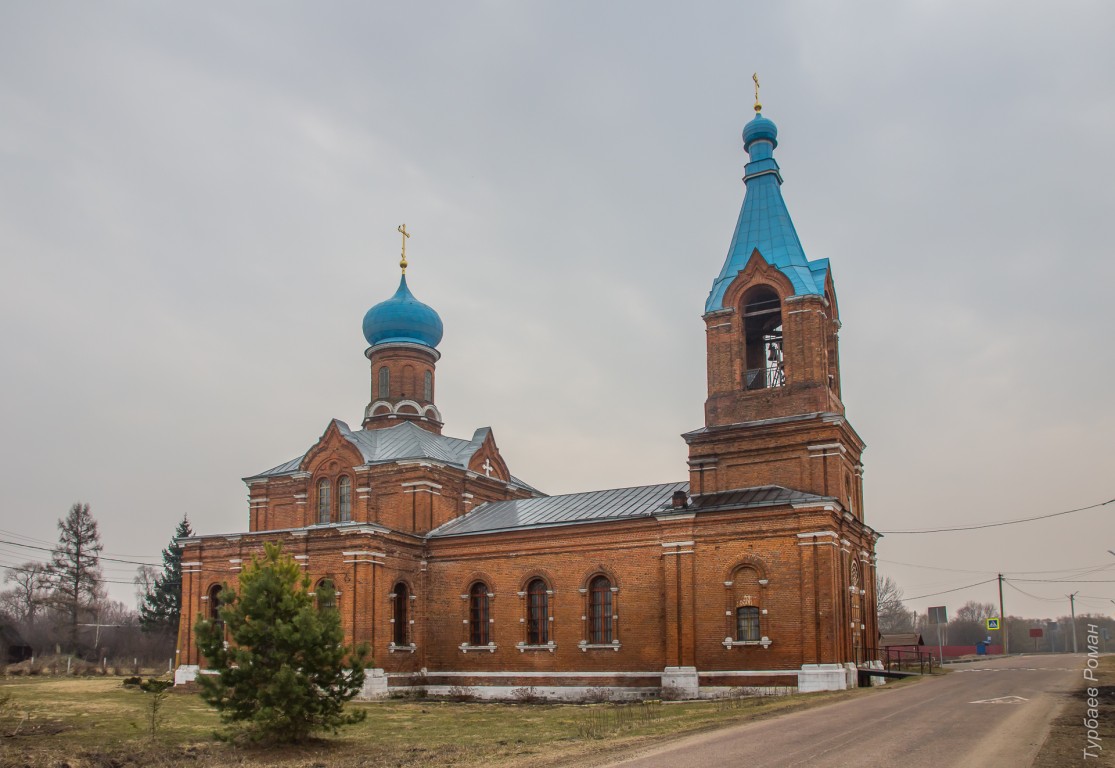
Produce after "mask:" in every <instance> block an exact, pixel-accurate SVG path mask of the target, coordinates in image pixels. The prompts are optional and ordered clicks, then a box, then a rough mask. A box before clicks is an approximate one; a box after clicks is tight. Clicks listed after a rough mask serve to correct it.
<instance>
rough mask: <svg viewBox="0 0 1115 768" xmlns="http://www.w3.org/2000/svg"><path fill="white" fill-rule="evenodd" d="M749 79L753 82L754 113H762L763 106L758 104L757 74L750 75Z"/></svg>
mask: <svg viewBox="0 0 1115 768" xmlns="http://www.w3.org/2000/svg"><path fill="white" fill-rule="evenodd" d="M751 79H752V80H754V81H755V111H756V112H762V111H763V105H762V104H760V103H759V73H758V72H754V73H752V75H751Z"/></svg>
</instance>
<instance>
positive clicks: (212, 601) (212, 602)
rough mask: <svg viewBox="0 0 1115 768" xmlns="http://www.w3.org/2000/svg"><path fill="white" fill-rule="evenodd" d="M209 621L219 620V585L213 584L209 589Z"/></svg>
mask: <svg viewBox="0 0 1115 768" xmlns="http://www.w3.org/2000/svg"><path fill="white" fill-rule="evenodd" d="M209 620H210V621H217V622H219V621H220V620H221V585H220V584H214V585H213V586H211V587H210V588H209Z"/></svg>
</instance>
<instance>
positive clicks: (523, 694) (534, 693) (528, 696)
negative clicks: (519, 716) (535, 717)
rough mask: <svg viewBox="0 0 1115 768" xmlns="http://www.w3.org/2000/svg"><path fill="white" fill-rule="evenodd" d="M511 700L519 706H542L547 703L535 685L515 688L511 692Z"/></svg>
mask: <svg viewBox="0 0 1115 768" xmlns="http://www.w3.org/2000/svg"><path fill="white" fill-rule="evenodd" d="M511 698H512V699H513V700H514V701H515V702H517V703H519V704H540V703H542V702H543V701H545V699H544V698H543V697H542V695H541V694H540V693H538V689H537V688H535V687H534V686H533V685H530V686H525V687H523V688H515V689H514V690H513V691H511Z"/></svg>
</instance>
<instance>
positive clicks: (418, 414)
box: [176, 105, 878, 698]
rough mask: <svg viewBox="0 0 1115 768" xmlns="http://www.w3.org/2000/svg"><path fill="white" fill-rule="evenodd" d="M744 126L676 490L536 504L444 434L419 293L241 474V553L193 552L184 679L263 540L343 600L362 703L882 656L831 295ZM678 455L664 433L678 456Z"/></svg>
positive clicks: (768, 160) (378, 321)
mask: <svg viewBox="0 0 1115 768" xmlns="http://www.w3.org/2000/svg"><path fill="white" fill-rule="evenodd" d="M756 112H757V114H756V116H755V118H754V119H753V120H751V121H750V122H749V123H747V125H746V126H745V128H744V130H743V146H744V150H745V151H746V152H747V153H748V155H749V156H750V162H748V163H747V165H746V170H745V176H744V179H743V180H744V184H745V186H746V191H745V194H744V200H743V207H742V210H741V212H740V216H739V221H738V223H737V224H736V228H735V233H734V235H733V237H732V242H731V246H730V247H729V249H728V255H727V258H726V259H725V261H724V266H723V268H722V269H721V271H720V273H719V275H717V276H716V278H715V279H714V280H713V283H712V290H711V292H710V294H709V297H708V300H707V301H706V302H705V312H704V316H703V319H704V322H705V326H706V333H707V344H708V370H707V376H708V399H707V400H706V401H705V423H704V425H703V426H701V427H700V428H698V429H695V430H693V431H692V432H688V433H686V434H685V435H682V437H683V438H684V440H685V441H686V443H687V444H688V445H689V461H688V475H689V477H688V481H687V482H685V481H679V482H667V483H662V484H659V485H649V486H642V487H638V488H615V489H610V490H603V491H589V492H585V493H574V494H568V495H562V496H547V495H545V494H544V493H542V492H541V491H539V490H536V489H535V488H533V487H532V486H531V485H529V484H527V483H526V482H524V481H523V480H520V479H519V478H517V477H515V476H514V475H513V474H512V473H511V469H510V466H511V464H510V462H509V460H508V459H507V458H505V457H504V456H503V455H502V454H501V453H500V449H499V446H498V444H497V442H496V437H495V433H494V432H493V431H492V429H491V428H489V427H482V428H480V429H477V430H476V431H475V432H473V433H472V435H471V437H464V438H461V437H450V436H449V435H447V434H444V433H443V431H442V429H443V421H444V420H443V418H442V414H441V411H440V410H439V409H438V406H437V398H436V394H437V388H436V378H437V362H438V358H439V357H440V354H439V352H438V350H437V346H438V343H439V342H440V341H441V338H442V321H441V318H440V317H439V316H438V314H437V312H435V311H434V310H433V309H432V308H431V307H429V306H427V305H426V304H423V303H422V302H420V301H418V299H416V298H415V297H414V295H413V294H412V293H411V290H410V287H409V286H408V284H407V278H406V250H405V244H406V236H407V235H406V232H405V227H401V228H400V231H401V232H403V244H404V248H403V261H402V263H401V266H402V270H403V275H402V279H401V280H400V282H399V288H398V290H397V291H396V292H395V294H394V295H393V296H392V297H391V298H389V299H387V300H386V301H383V302H381V303H379V304H377V305H375V306H374V307H372V308H371V309H370V310H369V311H368V313H367V315H366V316H365V317H364V323H363V331H364V336H365V337H366V339H367V342H368V345H369V346H368V348H367V349H366V350H365V352H364V354H365V356H366V357H367V358H368V360H369V362H370V370H371V396H370V402H369V403H368V406H367V408H366V409H365V412H364V417H363V420H362V422H361V423H360V426H359V428H355V429H354V428H353V427H351V426H350V425H348V424H346V423H345V422H343V421H340V420H338V419H333V420H332V421H330V422H329V423H328V424H327V425H326V427H325V431H324V433H323V434H322V435H321V437H320V438H319V439H318V440H317V442H316V443H314V444H313V445H312V446H311V447H310V448H309V450H307V451H306V452H305V453H304V454H302V455H300V456H297V457H295V458H292V459H290V460H289V461H287V462H285V463H283V464H280V465H278V466H277V467H274V468H272V469H269V470H267V471H265V472H260V473H259V474H255V475H252V476H250V477H248V478H245V482H246V483H247V486H248V492H249V524H248V528H249V529H248V531H247V532H245V533H242V534H235V535H227V534H222V535H209V536H204V535H203V536H194V537H191V538H188V539H183V540H181V542H180V543H181V545H182V547H183V585H182V623H181V627H180V629H179V636H178V663H179V666H178V671H177V674H176V680H177V681H179V682H182V681H186V680H190V679H192V678H193V677H194V676H195V675H197V674H198V671H199V669H204V665H205V661H204V659H202V658H199V654H198V650H197V645H196V643H195V641H194V637H193V625H194V623H195V622H196V620H197V617H198V616H199V615H212V614H213V613H214V612H215V609H216V606H217V602H218V595H219V593H220V591H221V589H223V588H227V585H235V584H236V580H237V573H238V572H239V570H240V569H241V566H242V565H243V564H244V563H247V562H249V561H250V559H251V557H252V555H253V554H255V553H259V552H261V551H262V548H263V544H264V542H279V543H281V544H282V548H283V550H284V551H285V552H287V553H289V554H291V555H293V556H294V557H295V558H296V559H297V561H298V562H299V563H301V565H302V566H303V567H304V568H305V571H306V573H307V574H308V576H309V577H310V579H311V583H312V584H313V585H320V584H321V583H322V582H323V581H326V580H328V581H329V582H332V584H333V586H334V589H335V590H336V598H335V600H336V608H337V609H338V610H339V611H340V614H341V617H342V621H343V623H344V628H345V633H346V637H347V641H348V642H353V643H360V642H366V643H368V644H369V645H370V647H371V650H372V655H373V658H374V662H373V664H374V668H372V669H370V670H369V673H368V682H367V684H366V689H365V693H366V694H367V695H368V696H376V695H385V694H386V693H388V692H390V691H395V690H407V689H410V688H414V687H418V686H422V687H424V688H426V689H427V690H428V691H430V692H431V693H435V694H436V693H444V692H446V691H447V690H448V689H449V688H451V687H454V686H460V687H466V686H467V687H469V688H471V689H472V691H473V692H474V693H475V694H476V695H479V696H491V697H496V696H507V695H508V694H509V693H510V691H512V690H513V689H515V688H520V687H528V686H529V687H534V688H535V690H536V691H537V692H538V693H539V694H541V695H545V696H548V697H551V698H578V697H582V696H584V695H585V694H586V692H588V691H589V690H590V689H597V690H603V691H606V692H607V694H608V695H610V696H612V697H614V698H623V697H628V696H640V695H648V694H652V695H657V694H658V693H659V692H660V691H661V692H662V693H664V694H665V695H674V696H679V697H687V698H691V697H698V696H715V695H719V694H722V693H724V692H725V691H726V690H728V689H731V688H737V689H739V688H742V689H745V690H752V691H756V692H759V691H774V690H793V689H798V690H803V691H806V690H824V689H839V688H844V687H846V686H848V685H855V674H854V667H855V665H856V664H858V663H863V662H865V661H867V660H868V657H869V649H870V648H871V647H873V646H874V644H875V643H874V639H875V637H876V634H877V627H876V607H875V589H874V587H875V542H876V540H877V539H878V534H876V533H875V532H874V531H873V530H872V529H871V528H869V527H868V526H867V525H866V524H865V522H864V516H863V490H862V482H863V465H862V464H861V463H860V455H861V453H862V451H863V448H864V444H863V441H862V440H861V439H860V437H859V435H857V434H856V432H855V430H854V429H852V426H851V425H850V424H849V423H848V420H847V418H846V417H845V414H844V405H843V403H842V402H841V399H840V392H841V378H840V365H839V357H838V352H837V334H838V332H839V330H840V319H839V312H838V310H837V303H836V291H835V288H834V286H833V279H832V272H831V269H830V266H829V262H828V260H827V259H816V260H809V259H808V258H807V257H806V255H805V252H804V251H803V249H802V246H801V243H800V242H799V240H798V237H797V233H796V231H795V230H794V225H793V223H792V221H791V220H790V216H789V213H788V211H787V209H786V205H785V202H784V201H783V198H782V192H781V185H782V176H781V173H780V171H779V167H778V163H777V162H776V161H775V159H774V156H773V153H774V150H775V148H776V147H777V146H778V140H777V135H778V132H777V129H776V127H775V125H774V123H773V122H771V121H770V120H768V119H767V118H765V117H763V116H762V114H761V113H759V105H756ZM663 438H664V439H666V438H668V436H666V435H664V436H663Z"/></svg>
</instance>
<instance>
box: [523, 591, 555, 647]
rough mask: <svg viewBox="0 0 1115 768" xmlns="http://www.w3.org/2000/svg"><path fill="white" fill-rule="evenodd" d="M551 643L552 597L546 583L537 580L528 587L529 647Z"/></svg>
mask: <svg viewBox="0 0 1115 768" xmlns="http://www.w3.org/2000/svg"><path fill="white" fill-rule="evenodd" d="M548 642H550V596H549V595H548V594H547V593H546V582H544V581H542V579H535V580H533V581H532V582H531V583H530V584H528V585H527V645H545V644H546V643H548Z"/></svg>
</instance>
